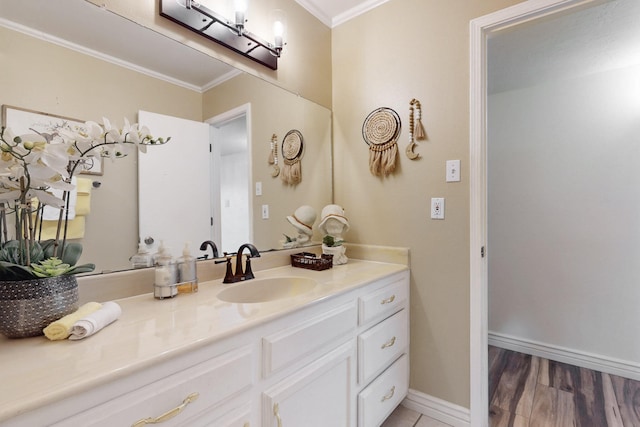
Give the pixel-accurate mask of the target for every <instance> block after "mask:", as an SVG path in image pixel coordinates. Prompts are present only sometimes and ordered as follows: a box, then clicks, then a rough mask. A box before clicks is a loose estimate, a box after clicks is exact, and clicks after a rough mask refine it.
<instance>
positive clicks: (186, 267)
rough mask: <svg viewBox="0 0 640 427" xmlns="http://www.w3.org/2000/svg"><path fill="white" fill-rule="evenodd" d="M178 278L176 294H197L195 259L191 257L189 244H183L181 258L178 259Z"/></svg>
mask: <svg viewBox="0 0 640 427" xmlns="http://www.w3.org/2000/svg"><path fill="white" fill-rule="evenodd" d="M178 276H179V278H178V282H179V283H178V293H180V294H191V293H194V292H198V276H197V272H196V258H195V257H194V256H192V255H191V251H190V250H189V243H185V245H184V249H183V250H182V256H181V257H180V258H178Z"/></svg>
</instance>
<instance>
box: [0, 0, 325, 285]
mask: <svg viewBox="0 0 640 427" xmlns="http://www.w3.org/2000/svg"><path fill="white" fill-rule="evenodd" d="M0 58H1V59H2V63H3V72H2V74H1V75H0V104H3V105H11V106H15V107H19V108H24V109H29V110H34V111H40V112H46V113H48V114H54V115H60V116H65V117H72V118H75V119H78V120H80V121H85V120H95V121H99V120H101V119H102V117H107V118H108V119H110V120H111V121H113V122H116V123H118V124H121V123H122V122H123V120H124V118H127V119H128V120H129V121H131V122H137V121H139V116H138V113H139V111H145V112H152V113H157V114H161V115H166V116H170V117H175V118H179V119H184V120H189V121H194V122H206V123H208V125H209V126H211V128H212V132H211V135H213V136H212V138H213V139H212V140H211V143H212V144H213V146H214V148H213V149H212V151H213V152H216V150H217V154H218V156H219V157H217V158H216V159H212V162H213V164H215V165H218V166H220V164H221V163H220V162H222V165H224V164H225V162H227V160H225V159H224V155H225V153H226V154H227V155H228V154H229V151H228V149H224V150H221V149H218V148H215V147H217V145H216V144H219V143H220V135H225V132H221V131H220V129H221V128H223V127H224V126H225V125H226V124H228V123H231V122H234V120H236V119H237V117H238V115H240V116H242V117H244V120H245V122H244V125H243V126H240V128H241V132H244V136H243V137H242V138H244V140H245V147H246V148H245V153H246V154H245V155H246V156H247V159H246V163H247V165H246V171H247V172H246V174H242V175H241V176H239V177H237V179H235V180H233V181H234V182H236V183H238V182H240V181H242V184H241V185H240V186H238V187H236V188H233V190H231V192H232V193H233V194H234V195H237V194H238V193H239V192H242V194H243V195H244V196H245V198H246V199H247V200H248V202H247V204H248V207H249V217H248V220H247V221H248V222H249V224H248V227H247V229H248V230H249V233H250V234H249V236H250V237H249V238H250V239H251V241H252V242H253V243H255V244H256V246H257V247H258V248H259V249H260V250H271V249H279V248H281V247H282V244H281V241H282V240H283V239H284V234H287V235H293V234H295V233H296V232H295V230H294V229H293V228H292V226H291V225H290V224H289V223H288V221H287V220H286V217H287V215H291V214H292V213H293V212H294V211H295V209H296V208H297V207H299V206H301V205H305V204H308V205H311V206H313V207H314V208H315V209H316V210H317V211H318V212H319V211H320V210H321V209H322V207H323V206H324V205H326V204H329V203H331V201H332V177H331V167H332V165H331V163H332V161H331V111H330V110H329V109H327V108H324V107H322V106H319V105H318V104H316V103H314V102H311V101H309V100H306V99H304V98H302V97H300V96H298V95H296V94H293V93H291V92H289V91H286V90H284V89H282V88H280V87H277V86H275V85H274V84H272V83H270V82H266V81H264V80H262V79H260V78H258V77H255V76H251V75H249V74H246V73H242V72H240V71H237V70H234V69H233V68H232V67H230V66H229V65H227V64H224V63H222V62H220V61H218V60H216V59H214V58H211V57H209V56H208V55H206V54H204V53H201V52H199V51H196V50H194V49H192V48H190V47H187V46H185V45H183V44H181V43H179V42H177V41H175V40H172V39H169V38H168V37H166V36H164V35H161V34H158V33H156V32H154V31H152V30H149V29H147V28H143V27H141V26H140V25H138V24H136V23H134V22H131V21H130V20H127V19H125V18H122V17H120V16H118V15H116V14H113V13H111V12H109V11H107V10H103V9H102V8H100V7H97V6H96V5H94V4H92V3H90V2H86V1H84V0H67V1H65V2H50V1H47V0H33V1H30V2H17V3H16V2H12V1H9V0H0ZM239 111H240V112H241V113H240V114H238V112H239ZM247 111H248V114H247ZM242 112H244V115H243V114H242ZM3 125H4V124H3ZM8 125H10V123H8ZM292 129H295V130H298V131H300V132H301V134H302V135H303V137H304V152H303V158H302V181H301V182H300V183H299V184H297V185H288V184H286V183H284V182H283V181H282V180H281V179H280V177H278V176H275V177H274V176H273V175H274V173H273V172H274V168H273V166H272V165H271V164H269V161H268V160H269V157H270V152H271V139H272V136H273V135H274V134H275V135H276V139H277V141H278V145H280V144H281V142H282V139H283V138H284V136H285V134H286V133H287V132H288V131H290V130H292ZM216 135H218V136H217V137H216ZM167 136H173V135H167ZM216 138H217V139H216ZM179 140H180V138H178V137H176V138H175V141H172V142H173V143H175V144H178V143H179ZM163 148H164V147H152V149H155V150H162V149H163ZM180 155H181V156H182V155H184V156H187V155H189V153H188V152H187V150H186V149H185V150H183V152H182V153H181V154H180ZM141 156H145V154H137V153H134V154H132V155H129V156H128V157H126V158H124V159H118V160H116V161H114V162H111V161H110V160H105V163H104V166H103V168H102V169H103V170H102V172H103V174H102V175H82V177H84V178H88V179H90V180H91V182H92V183H93V184H94V185H93V186H92V187H91V205H90V207H91V209H90V213H89V214H88V215H87V216H86V222H85V230H84V234H83V237H82V238H81V241H82V243H83V245H84V253H83V256H82V259H81V261H82V262H93V263H95V264H96V266H97V268H96V273H103V272H110V271H118V270H123V269H128V268H130V265H131V264H130V261H129V258H130V257H131V255H133V254H134V253H135V252H136V251H137V248H138V241H139V239H140V238H142V239H144V238H145V237H147V236H141V235H140V228H139V224H138V212H139V206H138V201H139V199H140V200H143V199H144V198H143V197H142V196H144V197H146V198H151V199H155V200H161V201H163V202H164V203H166V204H167V205H169V204H172V201H173V200H174V199H175V195H176V194H177V193H178V192H179V193H182V194H188V195H189V197H190V198H191V199H192V200H194V201H196V200H200V199H204V198H205V197H208V196H207V195H206V194H204V193H203V191H208V190H203V188H205V187H206V186H205V185H203V183H202V182H189V181H188V180H186V179H183V177H184V176H186V175H185V173H184V172H185V166H180V167H172V166H171V165H169V166H167V167H164V168H161V170H158V171H157V172H158V174H164V175H170V177H171V179H170V180H169V181H171V182H172V183H173V184H175V185H174V186H169V185H165V184H163V185H158V186H155V187H153V186H152V193H151V194H148V193H145V194H143V195H140V197H139V194H138V164H139V161H140V158H141ZM220 156H222V157H220ZM223 170H225V169H224V168H223V167H219V168H218V169H215V170H214V169H212V170H210V171H209V172H210V176H213V177H217V178H216V179H215V180H213V181H212V182H213V186H214V187H215V186H216V185H219V181H223V179H222V178H224V177H228V176H229V175H230V173H221V172H220V171H223ZM145 173H147V172H145ZM147 178H148V176H147ZM214 181H217V182H214ZM158 182H160V180H158ZM256 184H258V186H259V187H260V195H257V194H256ZM143 191H147V190H143ZM212 191H214V194H216V195H217V200H214V201H213V202H212V204H214V205H215V206H212V209H211V211H212V216H213V215H221V211H222V210H224V207H225V206H224V203H225V201H226V202H227V203H229V196H227V197H226V199H225V200H222V197H221V194H222V195H224V194H227V195H228V194H229V191H227V192H225V190H224V189H223V190H222V191H220V190H219V189H218V190H215V189H214V190H212ZM215 191H217V193H216V192H215ZM194 206H195V204H194ZM263 206H267V207H268V208H267V210H268V218H263V210H264V209H263ZM194 209H198V208H195V207H193V206H191V205H187V206H183V207H182V211H181V213H180V217H178V218H173V220H172V221H171V224H172V226H171V227H165V228H167V230H166V232H167V233H176V234H178V235H180V233H181V227H183V226H185V225H186V224H188V223H189V222H190V221H192V218H193V217H194V215H193V210H194ZM163 212H164V209H159V210H158V212H157V215H162V214H163ZM216 220H217V218H216ZM216 220H214V221H212V222H214V223H215V222H216ZM243 225H245V226H246V225H247V224H243ZM229 227H231V226H229ZM223 229H224V230H226V229H227V226H226V225H225V224H224V223H223V224H221V225H219V226H218V227H215V226H210V227H209V234H208V235H203V236H202V238H201V239H199V240H198V241H192V242H191V245H192V246H191V247H192V251H193V252H194V254H195V255H197V256H201V255H204V252H200V251H199V246H200V243H201V242H202V241H205V240H213V241H214V242H215V241H216V240H217V239H220V235H221V230H223ZM161 234H162V233H161ZM163 237H166V236H162V235H159V236H154V238H155V240H156V243H157V241H158V240H160V239H163ZM319 237H320V236H315V240H318V239H319ZM178 238H179V237H178ZM216 243H218V242H216ZM218 244H219V243H218ZM171 249H172V252H173V253H174V255H176V256H178V255H179V253H180V250H181V247H174V248H171ZM224 250H235V248H232V247H224Z"/></svg>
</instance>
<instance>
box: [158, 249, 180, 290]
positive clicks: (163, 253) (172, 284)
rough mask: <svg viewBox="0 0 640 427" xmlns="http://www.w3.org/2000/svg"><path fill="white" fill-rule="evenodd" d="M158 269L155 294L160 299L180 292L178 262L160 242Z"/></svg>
mask: <svg viewBox="0 0 640 427" xmlns="http://www.w3.org/2000/svg"><path fill="white" fill-rule="evenodd" d="M155 262H156V271H155V281H154V284H153V296H154V297H156V298H158V299H164V298H173V297H174V296H176V295H177V294H178V289H177V286H176V285H177V283H178V272H177V269H176V263H175V262H174V261H173V257H172V256H171V254H170V253H169V250H168V249H167V248H165V246H164V243H163V242H160V247H159V248H158V253H157V254H156V257H155Z"/></svg>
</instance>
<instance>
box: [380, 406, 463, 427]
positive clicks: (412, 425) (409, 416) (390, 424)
mask: <svg viewBox="0 0 640 427" xmlns="http://www.w3.org/2000/svg"><path fill="white" fill-rule="evenodd" d="M381 427H451V426H450V425H449V424H444V423H441V422H440V421H436V420H434V419H433V418H429V417H427V416H426V415H422V414H420V413H419V412H416V411H413V410H411V409H408V408H405V407H404V406H402V405H400V406H398V407H397V408H396V410H395V411H393V412H392V413H391V415H389V418H387V419H386V421H385V422H384V423H382V426H381Z"/></svg>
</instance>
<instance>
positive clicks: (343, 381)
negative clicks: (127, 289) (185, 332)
mask: <svg viewBox="0 0 640 427" xmlns="http://www.w3.org/2000/svg"><path fill="white" fill-rule="evenodd" d="M338 268H339V267H337V268H335V269H334V270H335V274H339V273H340V272H341V271H343V272H348V271H349V270H345V269H343V270H338ZM327 274H329V273H327ZM330 277H334V276H330ZM341 280H344V279H342V278H341ZM359 280H362V279H361V278H360V279H359ZM318 286H325V285H323V284H322V283H319V284H318ZM326 286H327V287H329V286H332V285H331V282H328V284H327V285H326ZM203 288H204V287H203ZM327 291H328V289H327ZM205 292H206V288H204V289H203V290H201V292H199V294H198V295H197V297H198V298H201V300H200V303H199V304H202V303H203V302H204V303H205V306H204V307H206V309H208V308H209V307H208V306H207V305H206V303H207V302H208V301H209V300H208V299H205V298H208V297H207V296H206V294H204V293H205ZM186 298H189V297H188V296H187V297H186ZM184 301H186V303H191V301H197V300H195V299H191V300H186V299H185V300H184ZM291 301H294V300H291ZM408 301H409V271H408V269H406V268H405V269H398V270H396V271H395V272H393V273H392V274H386V275H384V276H382V277H378V278H374V279H373V280H371V281H369V282H368V283H367V284H358V285H353V286H351V287H347V288H346V289H344V290H340V291H334V292H332V293H328V294H327V296H326V297H323V298H318V299H315V300H311V301H309V302H306V303H304V304H299V305H298V306H296V307H295V308H294V309H291V310H288V311H287V312H286V313H285V314H277V315H272V316H269V317H267V318H265V319H264V320H263V321H260V322H254V323H252V324H250V325H247V326H244V327H242V328H240V329H239V330H238V331H237V332H234V333H232V334H231V333H230V334H227V335H224V336H222V337H216V338H212V339H210V340H203V341H201V342H198V343H195V342H194V343H191V347H189V348H188V350H183V351H181V352H177V353H176V354H175V355H168V354H164V355H158V358H157V359H155V358H154V359H151V360H146V361H145V362H144V364H141V365H140V368H139V369H138V368H136V369H134V368H132V365H130V364H131V363H134V362H136V360H135V359H132V360H130V361H129V365H126V364H123V366H122V368H121V369H116V370H114V371H113V372H108V373H106V374H105V375H107V376H106V377H105V379H104V380H101V381H96V383H95V384H96V385H95V387H93V388H91V389H89V390H86V389H85V390H84V391H82V392H77V393H67V394H66V395H61V396H60V397H59V398H57V399H55V400H53V403H50V404H48V405H43V406H41V407H38V408H37V409H31V410H29V411H26V412H24V413H21V414H19V415H18V416H14V418H11V419H7V420H0V424H1V425H3V427H4V426H7V427H24V426H28V427H38V426H50V425H52V426H57V427H71V426H73V427H75V426H83V427H88V426H108V427H112V426H135V427H142V426H144V425H146V423H149V424H150V423H157V422H160V421H162V424H161V425H163V426H166V427H175V426H185V427H186V426H188V427H199V426H203V427H204V426H216V427H302V426H304V427H316V426H317V427H327V426H331V427H369V426H379V425H380V424H381V423H382V422H383V420H384V419H385V418H386V417H387V416H388V415H389V414H390V413H391V412H392V411H393V409H394V408H395V407H396V406H397V405H398V404H399V403H400V401H401V400H402V399H403V398H404V396H406V393H407V389H408V375H409V364H408V347H409V338H408V337H409V335H408V332H409V331H408V330H409V320H408V319H409V318H408V311H409V306H408ZM176 304H180V302H176ZM153 307H157V306H153ZM230 307H231V308H232V309H234V310H236V313H238V315H239V316H244V315H245V313H247V312H251V310H254V311H256V310H259V309H258V308H257V306H252V305H251V304H238V305H230ZM179 308H180V307H179V306H176V309H179ZM197 309H199V310H202V309H203V306H202V305H198V306H197ZM117 326H118V323H116V324H115V325H114V327H113V328H116V327H117ZM112 330H113V331H114V332H116V329H112ZM164 333H166V335H163V337H166V338H167V339H169V338H174V336H173V335H172V334H173V331H172V330H168V332H163V334H164ZM177 333H179V331H176V334H177ZM92 339H100V335H96V336H95V337H92ZM63 344H64V343H63ZM136 366H137V365H136ZM123 371H126V374H124V373H123ZM86 375H90V372H87V373H86ZM136 423H137V424H136Z"/></svg>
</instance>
